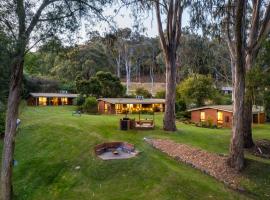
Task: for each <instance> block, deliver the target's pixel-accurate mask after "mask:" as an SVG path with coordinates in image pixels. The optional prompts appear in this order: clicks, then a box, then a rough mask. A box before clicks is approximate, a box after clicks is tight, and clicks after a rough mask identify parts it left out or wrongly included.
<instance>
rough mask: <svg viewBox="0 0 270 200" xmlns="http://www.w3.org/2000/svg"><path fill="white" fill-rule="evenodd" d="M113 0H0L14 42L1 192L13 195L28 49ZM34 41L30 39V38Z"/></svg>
mask: <svg viewBox="0 0 270 200" xmlns="http://www.w3.org/2000/svg"><path fill="white" fill-rule="evenodd" d="M107 3H111V0H108V1H107V0H97V1H90V0H5V1H0V27H1V28H3V32H4V33H5V34H6V35H7V36H9V39H10V40H11V41H12V43H13V48H12V61H11V64H10V69H11V76H10V84H9V96H8V105H7V115H6V126H5V138H4V146H3V154H2V170H1V189H2V191H1V196H2V199H4V200H10V199H11V198H12V165H13V154H14V147H15V133H16V128H17V125H16V119H17V117H18V106H19V102H20V92H21V85H22V77H23V66H24V57H25V54H26V52H27V51H29V49H30V48H31V47H32V46H34V45H35V44H37V43H38V42H39V41H41V40H45V39H46V38H48V37H49V36H51V35H53V34H54V33H56V32H58V33H62V34H63V33H64V31H65V30H67V29H68V30H71V31H74V30H76V28H78V20H79V19H80V17H82V16H88V17H89V20H90V21H91V20H92V21H93V20H95V19H97V17H102V9H103V7H104V5H106V4H107ZM30 41H31V42H30Z"/></svg>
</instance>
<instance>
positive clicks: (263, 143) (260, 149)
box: [249, 139, 270, 159]
mask: <svg viewBox="0 0 270 200" xmlns="http://www.w3.org/2000/svg"><path fill="white" fill-rule="evenodd" d="M249 152H250V153H251V154H253V155H255V156H258V157H262V158H268V159H270V140H267V139H263V140H257V141H256V142H255V145H254V147H253V148H251V149H250V150H249Z"/></svg>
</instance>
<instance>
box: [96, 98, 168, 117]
mask: <svg viewBox="0 0 270 200" xmlns="http://www.w3.org/2000/svg"><path fill="white" fill-rule="evenodd" d="M164 110H165V99H144V98H142V99H139V98H100V99H98V112H99V113H101V114H121V113H126V112H129V113H136V112H140V111H153V112H164Z"/></svg>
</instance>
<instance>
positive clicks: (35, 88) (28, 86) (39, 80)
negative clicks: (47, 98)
mask: <svg viewBox="0 0 270 200" xmlns="http://www.w3.org/2000/svg"><path fill="white" fill-rule="evenodd" d="M59 84H60V83H59V81H56V80H52V79H48V78H44V77H32V76H28V75H27V74H24V77H23V94H22V96H23V97H24V98H27V97H28V96H29V93H30V92H58V91H59Z"/></svg>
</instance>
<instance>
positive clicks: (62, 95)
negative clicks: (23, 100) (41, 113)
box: [30, 93, 78, 98]
mask: <svg viewBox="0 0 270 200" xmlns="http://www.w3.org/2000/svg"><path fill="white" fill-rule="evenodd" d="M30 95H31V96H32V97H67V98H76V97H77V96H78V94H67V93H30Z"/></svg>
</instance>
